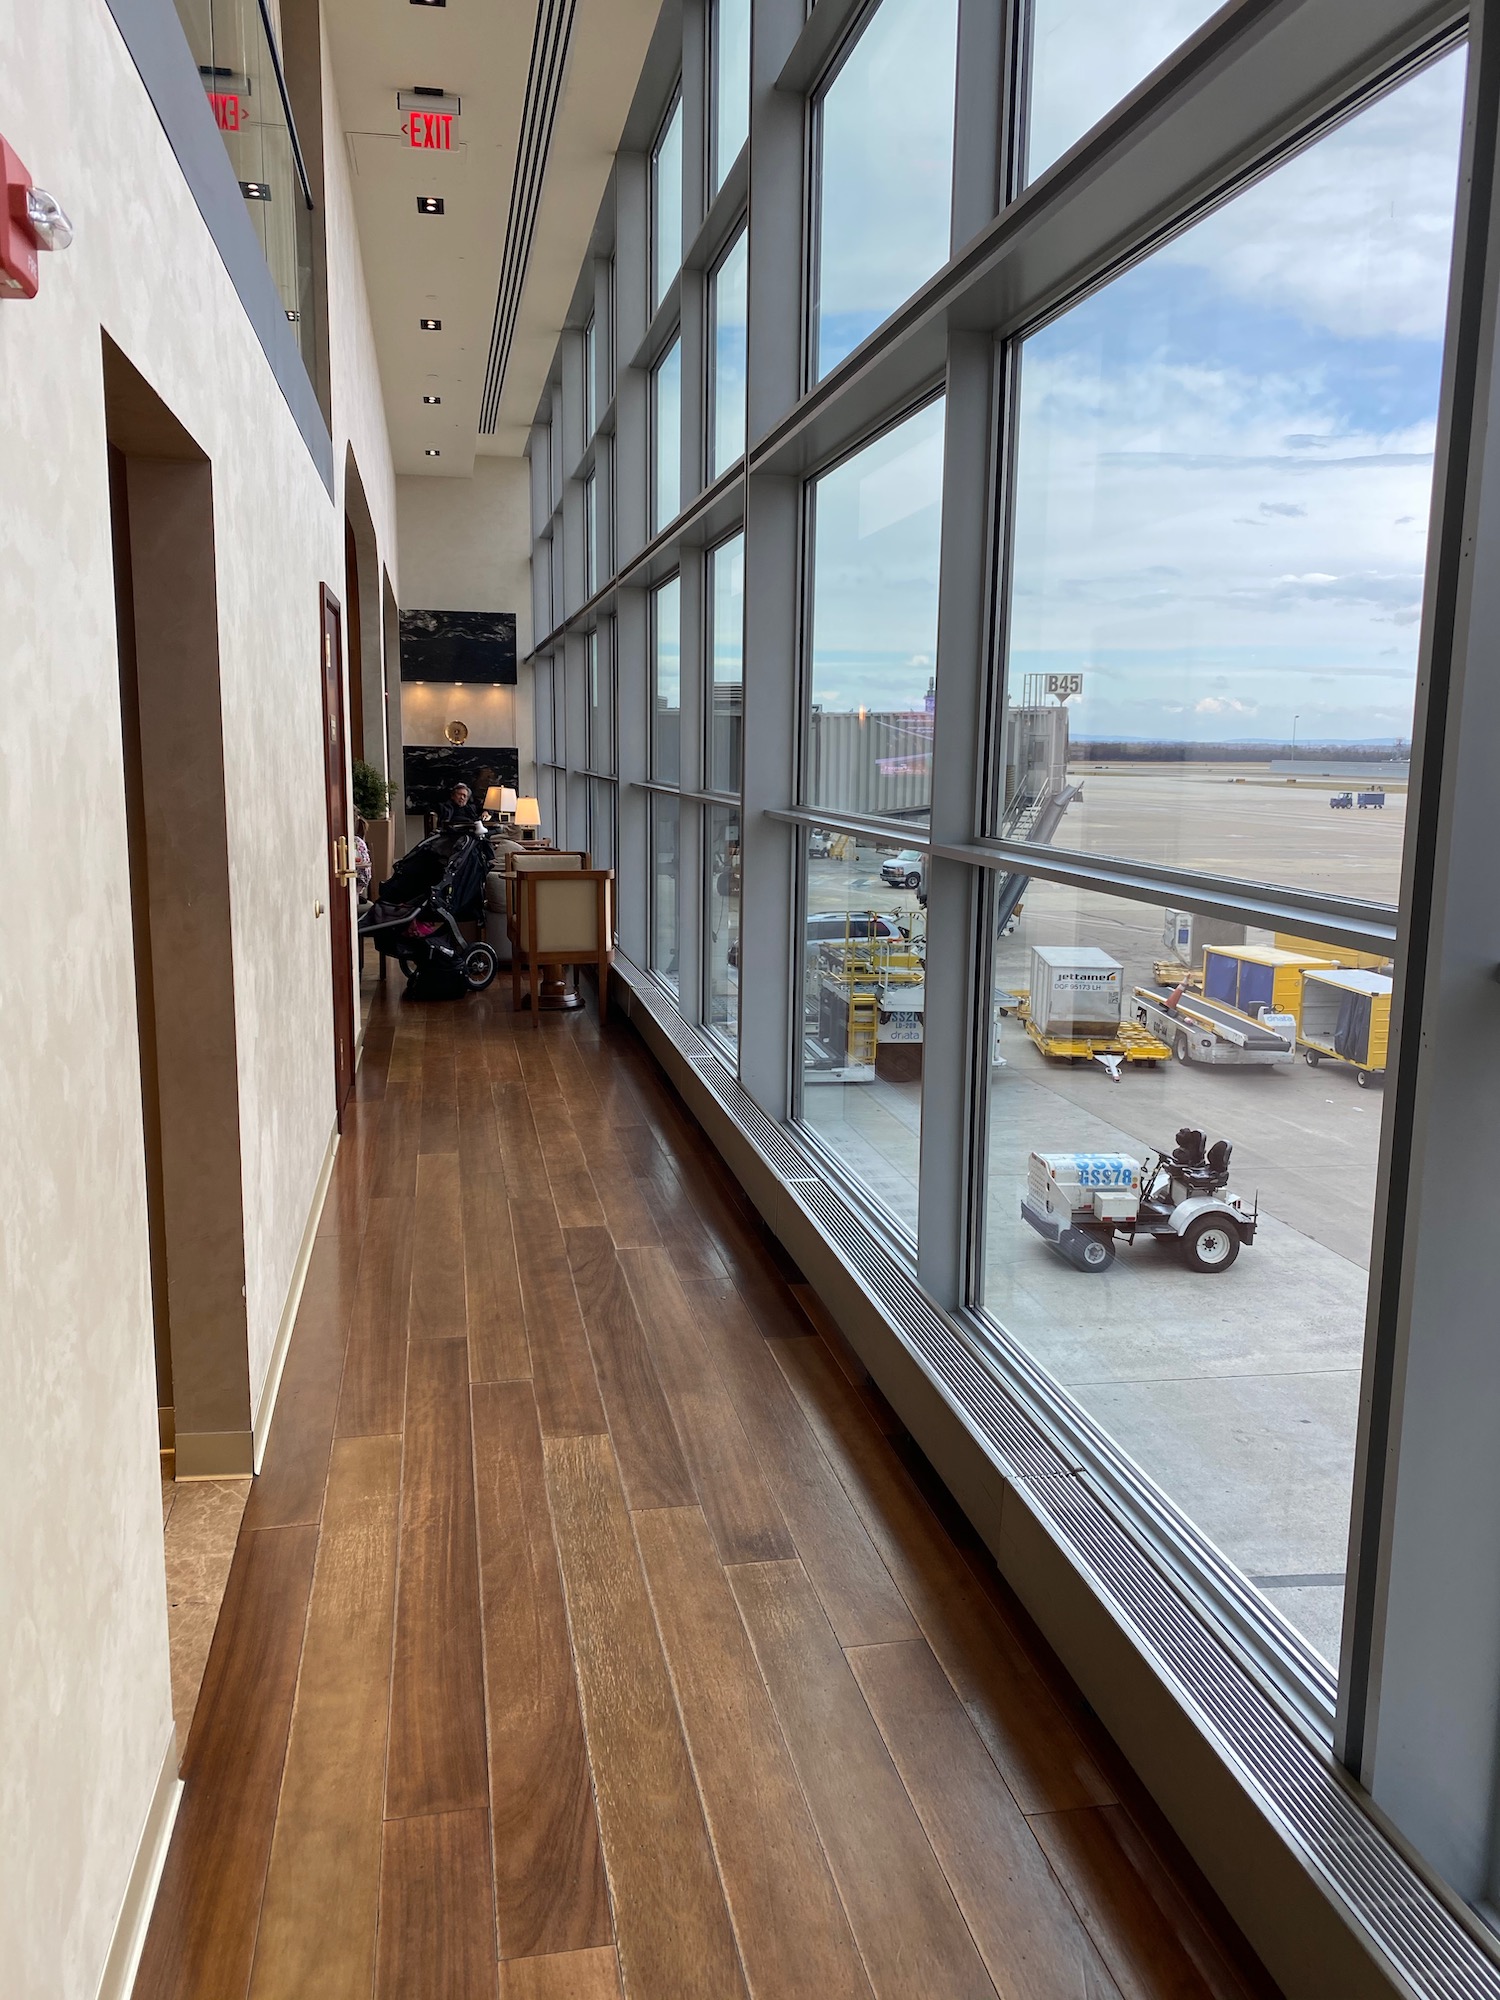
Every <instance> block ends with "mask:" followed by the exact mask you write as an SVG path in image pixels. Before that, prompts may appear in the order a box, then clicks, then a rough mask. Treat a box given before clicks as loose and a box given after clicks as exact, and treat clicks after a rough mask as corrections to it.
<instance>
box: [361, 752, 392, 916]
mask: <svg viewBox="0 0 1500 2000" xmlns="http://www.w3.org/2000/svg"><path fill="white" fill-rule="evenodd" d="M398 789H399V788H398V787H397V785H396V784H395V783H394V781H393V780H392V779H390V778H387V777H385V776H383V775H382V773H381V772H379V771H377V770H376V768H375V766H374V765H373V764H367V763H366V762H365V760H364V758H363V757H356V758H355V759H354V784H353V790H354V810H355V812H356V813H358V815H359V817H360V818H361V819H362V820H365V821H366V822H367V823H368V828H369V831H368V832H367V833H366V835H365V842H366V844H367V846H368V847H369V850H370V867H371V870H372V874H373V882H372V886H371V893H372V894H373V893H374V891H375V889H376V888H378V887H379V885H380V883H381V882H382V881H384V879H385V877H386V876H387V875H389V874H390V872H391V868H392V866H393V865H394V862H395V854H394V852H393V846H394V843H393V841H392V834H393V832H394V829H393V827H392V825H391V820H390V809H391V800H392V799H393V798H394V797H395V795H396V792H397V790H398Z"/></svg>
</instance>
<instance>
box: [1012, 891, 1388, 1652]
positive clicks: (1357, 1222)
mask: <svg viewBox="0 0 1500 2000" xmlns="http://www.w3.org/2000/svg"><path fill="white" fill-rule="evenodd" d="M991 921H992V923H993V925H994V927H995V929H996V930H997V931H998V932H999V933H1000V934H999V936H998V937H997V940H996V949H995V975H994V991H993V1010H992V1016H991V1021H990V1024H989V1028H990V1044H989V1054H990V1062H991V1066H990V1096H989V1135H988V1155H987V1158H988V1171H987V1180H986V1210H985V1221H986V1235H985V1251H984V1258H983V1271H982V1294H983V1305H984V1308H985V1310H986V1311H987V1312H988V1313H989V1314H990V1315H991V1316H992V1317H993V1318H994V1319H995V1320H997V1321H998V1322H999V1323H1000V1324H1001V1325H1002V1326H1003V1327H1004V1328H1005V1329H1006V1331H1007V1332H1008V1333H1010V1334H1011V1335H1012V1336H1013V1338H1014V1339H1015V1340H1016V1341H1017V1342H1018V1343H1019V1344H1020V1345H1021V1346H1022V1347H1023V1348H1025V1350H1026V1351H1027V1353H1028V1354H1030V1355H1031V1357H1032V1358H1033V1360H1035V1361H1037V1362H1038V1363H1040V1365H1041V1366H1042V1367H1043V1368H1045V1369H1046V1370H1047V1371H1048V1373H1049V1374H1050V1375H1052V1376H1053V1378H1054V1379H1055V1380H1056V1381H1057V1382H1059V1383H1060V1384H1061V1385H1062V1386H1063V1388H1064V1389H1066V1390H1067V1391H1068V1393H1069V1394H1070V1395H1072V1396H1073V1397H1074V1399H1075V1400H1076V1401H1077V1402H1078V1403H1079V1404H1081V1405H1082V1407H1083V1408H1084V1409H1085V1410H1086V1411H1087V1412H1088V1414H1089V1416H1090V1417H1092V1418H1093V1419H1094V1421H1095V1422H1096V1423H1097V1424H1099V1425H1100V1426H1101V1428H1102V1429H1104V1430H1105V1431H1107V1432H1108V1433H1109V1435H1110V1436H1111V1437H1112V1438H1113V1439H1114V1440H1115V1442H1116V1443H1117V1444H1118V1445H1119V1446H1120V1447H1121V1448H1122V1449H1123V1450H1124V1451H1125V1452H1126V1453H1127V1454H1128V1455H1129V1457H1130V1458H1132V1459H1133V1460H1134V1461H1135V1462H1136V1464H1137V1465H1139V1466H1140V1467H1141V1468H1142V1469H1143V1470H1144V1471H1145V1472H1147V1473H1148V1474H1149V1475H1150V1476H1151V1478H1152V1479H1154V1480H1155V1481H1156V1482H1157V1484H1158V1485H1159V1486H1160V1487H1161V1489H1162V1491H1163V1492H1164V1493H1165V1494H1166V1495H1167V1496H1168V1498H1169V1499H1171V1500H1172V1501H1174V1502H1175V1503H1176V1505H1177V1506H1179V1507H1180V1508H1181V1509H1182V1510H1183V1512H1184V1513H1185V1514H1187V1515H1188V1517H1189V1518H1190V1519H1191V1520H1192V1521H1193V1522H1194V1523H1195V1525H1196V1526H1197V1527H1198V1528H1200V1529H1201V1530H1202V1531H1203V1532H1204V1533H1205V1534H1206V1535H1208V1537H1209V1538H1210V1539H1211V1540H1212V1541H1213V1542H1214V1543H1215V1544H1216V1545H1217V1547H1218V1548H1219V1549H1220V1550H1221V1551H1222V1552H1223V1554H1225V1555H1226V1556H1227V1557H1228V1558H1229V1559H1230V1560H1231V1561H1232V1562H1233V1563H1235V1564H1237V1565H1238V1567H1239V1568H1240V1569H1241V1570H1242V1571H1243V1572H1244V1574H1245V1575H1246V1576H1247V1577H1248V1578H1249V1579H1250V1581H1251V1582H1252V1583H1254V1584H1255V1585H1256V1586H1257V1587H1258V1588H1259V1589H1260V1590H1262V1591H1263V1592H1264V1593H1265V1595H1266V1596H1267V1597H1268V1598H1269V1599H1270V1601H1271V1602H1272V1603H1273V1604H1274V1605H1275V1606H1276V1607H1277V1608H1278V1609H1279V1610H1280V1611H1281V1612H1282V1613H1284V1615H1285V1616H1286V1617H1287V1618H1288V1619H1289V1620H1290V1621H1291V1622H1292V1624H1294V1625H1295V1626H1296V1627H1297V1628H1298V1629H1299V1630H1300V1631H1301V1632H1302V1633H1303V1634H1304V1636H1305V1637H1306V1638H1307V1639H1308V1640H1309V1641H1310V1642H1311V1643H1312V1644H1313V1645H1314V1646H1315V1647H1316V1648H1317V1649H1318V1650H1319V1651H1320V1652H1322V1653H1323V1655H1324V1657H1325V1658H1327V1659H1328V1660H1329V1661H1332V1662H1336V1661H1337V1658H1338V1646H1339V1630H1340V1620H1341V1616H1342V1606H1343V1570H1344V1562H1345V1555H1346V1544H1347V1540H1348V1534H1349V1503H1350V1493H1351V1487H1352V1479H1353V1465H1354V1440H1355V1427H1356V1420H1357V1415H1358V1404H1359V1382H1360V1367H1361V1357H1362V1352H1363V1343H1364V1324H1365V1294H1366V1290H1367V1288H1368V1274H1369V1248H1370V1234H1371V1226H1372V1218H1373V1213H1374V1202H1375V1171H1376V1158H1377V1154H1378V1150H1379V1141H1380V1124H1381V1111H1382V1095H1381V1092H1380V1090H1379V1089H1360V1088H1358V1077H1357V1074H1356V1070H1355V1068H1354V1066H1353V1064H1352V1063H1351V1062H1349V1061H1345V1060H1340V1059H1338V1058H1337V1057H1336V1056H1335V1055H1333V1054H1332V1053H1329V1054H1328V1055H1327V1057H1326V1059H1325V1058H1324V1056H1323V1053H1322V1052H1323V1051H1332V1050H1333V1049H1334V1048H1335V1046H1336V1045H1337V1043H1338V1042H1339V1039H1340V1037H1341V1035H1342V1036H1343V1040H1344V1044H1345V1046H1347V1047H1348V1048H1349V1050H1350V1051H1351V1054H1352V1053H1353V1052H1354V1051H1355V1049H1356V1044H1358V1047H1359V1048H1360V1049H1361V1050H1363V1052H1364V1056H1365V1060H1366V1061H1367V1062H1369V1063H1371V1064H1372V1066H1378V1063H1380V1062H1383V1060H1384V1035H1385V1027H1386V1022H1387V1020H1388V1018H1389V1005H1390V1003H1389V992H1390V986H1391V981H1390V979H1389V977H1385V976H1382V975H1381V973H1380V972H1379V971H1378V970H1374V969H1373V968H1374V967H1375V965H1376V963H1377V962H1376V961H1373V960H1369V959H1366V960H1364V961H1362V964H1363V966H1364V968H1366V969H1363V970H1361V969H1359V967H1358V966H1356V965H1355V960H1356V956H1357V955H1356V954H1354V953H1351V952H1342V953H1341V952H1339V951H1336V950H1334V949H1333V948H1331V947H1328V946H1324V945H1319V944H1315V943H1312V942H1309V941H1308V940H1305V939H1302V940H1299V939H1296V938H1294V937H1282V938H1280V939H1279V940H1278V939H1277V938H1276V937H1275V936H1273V934H1271V933H1269V932H1262V931H1258V930H1254V929H1249V930H1247V929H1246V928H1245V927H1244V926H1243V925H1231V924H1229V923H1227V922H1224V921H1222V920H1216V919H1210V918H1204V917H1196V916H1192V915H1190V914H1188V913H1186V912H1172V911H1166V910H1163V909H1162V908H1161V907H1160V906H1159V905H1150V904H1145V903H1137V902H1127V901H1124V900H1121V899H1118V898H1116V897H1113V896H1106V895H1102V894H1098V893H1095V892H1093V891H1081V890H1078V889H1075V888H1071V887H1063V886H1060V885H1058V884H1056V883H1049V882H1043V881H1040V880H1038V879H1037V878H1035V877H1033V878H1031V879H1030V880H1029V881H1026V880H1024V879H1021V878H1018V877H1010V878H1006V879H1004V880H1002V882H1001V884H1000V890H999V900H998V903H997V905H996V906H995V907H994V909H993V913H992V918H991ZM1338 959H1341V960H1342V961H1343V965H1344V967H1345V968H1346V969H1345V970H1342V971H1341V970H1339V969H1338V968H1337V967H1336V966H1334V964H1333V961H1335V960H1338ZM1182 982H1187V987H1186V990H1184V991H1183V992H1182V993H1181V995H1180V997H1179V998H1178V999H1177V1001H1176V1005H1175V1007H1174V1006H1173V1005H1172V1004H1171V1001H1172V997H1173V994H1174V991H1175V989H1176V988H1177V987H1178V986H1179V985H1180V984H1181V983H1182ZM1194 987H1197V989H1198V990H1197V991H1194V990H1193V988H1194ZM1022 996H1025V999H1024V1003H1023V1000H1022ZM1355 1014H1359V1015H1361V1017H1362V1018H1361V1022H1360V1024H1359V1031H1358V1033H1357V1034H1356V1033H1355V1031H1354V1028H1353V1027H1352V1026H1350V1027H1349V1032H1348V1033H1347V1034H1345V1033H1344V1030H1343V1028H1341V1022H1345V1021H1346V1019H1347V1022H1352V1019H1353V1016H1354V1015H1355ZM1139 1017H1144V1018H1139ZM1122 1022H1123V1024H1124V1032H1123V1035H1122V1031H1121V1026H1120V1023H1122ZM1225 1027H1227V1028H1228V1029H1229V1030H1230V1033H1229V1034H1225V1033H1223V1032H1221V1030H1222V1029H1223V1028H1225ZM1236 1038H1237V1039H1236ZM1247 1038H1248V1040H1249V1042H1250V1047H1249V1048H1248V1050H1246V1049H1242V1048H1241V1046H1240V1044H1241V1043H1242V1042H1244V1041H1245V1040H1246V1039H1247ZM1299 1044H1300V1046H1299ZM1309 1051H1311V1055H1312V1057H1314V1058H1316V1059H1317V1060H1316V1066H1313V1063H1312V1062H1311V1061H1310V1060H1307V1059H1306V1058H1307V1057H1308V1054H1309ZM1112 1053H1113V1054H1115V1055H1122V1056H1123V1057H1124V1058H1125V1060H1124V1062H1123V1063H1122V1064H1120V1065H1118V1066H1119V1067H1120V1068H1121V1070H1122V1074H1121V1075H1120V1078H1119V1080H1118V1082H1115V1081H1112V1080H1111V1078H1110V1076H1109V1074H1108V1073H1107V1069H1106V1067H1105V1065H1104V1064H1102V1063H1101V1062H1099V1061H1097V1060H1095V1059H1093V1057H1094V1055H1096V1054H1105V1055H1108V1054H1112ZM1252 1058H1253V1060H1252ZM1371 1080H1373V1079H1372V1076H1371V1075H1370V1074H1367V1076H1366V1081H1367V1082H1369V1081H1371ZM1183 1132H1199V1133H1202V1134H1203V1135H1204V1136H1205V1140H1206V1143H1207V1145H1208V1146H1213V1145H1214V1144H1215V1143H1216V1142H1217V1141H1219V1140H1226V1141H1227V1142H1228V1143H1229V1145H1230V1146H1231V1147H1232V1149H1233V1150H1232V1157H1231V1158H1230V1160H1229V1173H1228V1178H1227V1182H1225V1183H1224V1184H1223V1185H1222V1186H1211V1185H1210V1180H1209V1179H1204V1180H1203V1181H1202V1186H1203V1188H1204V1189H1207V1190H1208V1194H1209V1197H1210V1198H1212V1197H1218V1198H1220V1199H1222V1198H1224V1197H1227V1196H1237V1197H1238V1198H1239V1200H1240V1201H1241V1203H1242V1204H1243V1207H1244V1209H1245V1211H1246V1212H1249V1213H1254V1212H1255V1210H1256V1207H1257V1204H1258V1211H1259V1212H1258V1218H1257V1220H1256V1224H1255V1232H1254V1239H1253V1241H1251V1242H1248V1243H1239V1242H1238V1231H1237V1230H1236V1231H1235V1232H1234V1236H1235V1239H1236V1243H1237V1247H1236V1248H1235V1252H1234V1255H1235V1261H1234V1263H1233V1266H1232V1268H1228V1267H1226V1268H1220V1269H1209V1270H1204V1269H1198V1268H1194V1267H1193V1266H1192V1264H1191V1263H1190V1262H1189V1261H1188V1252H1187V1249H1186V1248H1185V1239H1182V1238H1179V1237H1178V1236H1177V1235H1176V1234H1175V1233H1174V1234H1169V1235H1164V1236H1163V1237H1161V1238H1159V1239H1157V1238H1155V1237H1153V1236H1150V1235H1148V1234H1147V1233H1146V1232H1147V1230H1148V1229H1150V1228H1156V1227H1170V1222H1171V1216H1172V1212H1173V1210H1174V1208H1175V1207H1176V1205H1177V1203H1178V1202H1179V1201H1180V1200H1182V1199H1192V1198H1194V1196H1195V1193H1196V1192H1197V1190H1195V1189H1194V1188H1193V1187H1191V1186H1190V1185H1189V1184H1188V1183H1187V1182H1186V1181H1185V1180H1183V1179H1181V1177H1179V1183H1178V1187H1177V1189H1176V1192H1175V1193H1174V1194H1169V1193H1168V1192H1167V1190H1166V1189H1165V1188H1164V1187H1163V1188H1162V1189H1160V1190H1158V1192H1159V1194H1160V1196H1161V1201H1162V1206H1161V1207H1160V1208H1156V1209H1147V1210H1145V1211H1143V1213H1144V1215H1145V1218H1146V1219H1145V1223H1144V1224H1143V1226H1142V1229H1141V1231H1140V1232H1139V1233H1138V1234H1137V1237H1136V1239H1135V1240H1134V1241H1128V1240H1126V1238H1125V1237H1123V1236H1120V1235H1110V1234H1107V1233H1106V1232H1105V1231H1104V1230H1102V1229H1101V1227H1100V1222H1099V1218H1098V1216H1097V1215H1095V1214H1094V1212H1093V1211H1094V1210H1095V1209H1096V1208H1101V1207H1102V1208H1103V1209H1104V1210H1105V1212H1106V1213H1108V1212H1109V1211H1110V1210H1111V1208H1113V1210H1114V1212H1115V1213H1116V1214H1118V1215H1120V1216H1122V1217H1125V1216H1128V1215H1129V1214H1130V1213H1131V1212H1140V1211H1139V1200H1140V1198H1141V1195H1142V1186H1141V1184H1140V1179H1139V1176H1137V1177H1136V1180H1137V1184H1136V1186H1135V1187H1134V1188H1132V1187H1130V1186H1129V1185H1128V1182H1129V1180H1130V1178H1131V1169H1130V1168H1129V1167H1126V1168H1123V1169H1122V1168H1121V1167H1119V1166H1118V1165H1109V1164H1107V1163H1108V1162H1112V1161H1114V1162H1117V1161H1120V1160H1124V1161H1126V1162H1133V1163H1134V1164H1135V1167H1137V1168H1145V1169H1146V1170H1147V1173H1148V1176H1149V1173H1150V1169H1151V1165H1152V1162H1153V1161H1154V1160H1155V1159H1156V1158H1157V1156H1158V1154H1159V1152H1160V1150H1161V1149H1163V1148H1165V1149H1166V1150H1167V1152H1168V1153H1169V1154H1170V1152H1171V1150H1172V1149H1173V1147H1174V1145H1176V1144H1177V1143H1178V1136H1177V1135H1178V1134H1179V1133H1183ZM1033 1154H1041V1155H1043V1156H1045V1157H1046V1158H1047V1159H1049V1160H1052V1161H1054V1165H1053V1166H1052V1167H1051V1168H1050V1169H1049V1168H1048V1167H1045V1166H1041V1167H1039V1166H1038V1165H1037V1163H1036V1162H1035V1161H1034V1160H1033V1158H1032V1156H1033ZM1078 1155H1083V1156H1086V1157H1088V1158H1091V1159H1094V1160H1095V1161H1096V1164H1095V1165H1093V1166H1090V1167H1086V1168H1085V1169H1083V1170H1082V1171H1081V1172H1080V1171H1079V1170H1078V1169H1077V1167H1076V1162H1075V1158H1074V1156H1078ZM1058 1161H1060V1162H1061V1164H1060V1165H1059V1164H1056V1162H1058ZM1200 1178H1201V1177H1200ZM1117 1183H1118V1185H1117ZM1096 1192H1097V1194H1098V1198H1097V1200H1096ZM1048 1199H1051V1200H1052V1202H1053V1213H1052V1215H1051V1216H1050V1217H1049V1215H1048V1214H1047V1212H1046V1209H1045V1202H1046V1201H1047V1200H1048ZM1028 1200H1030V1201H1031V1202H1032V1203H1033V1206H1034V1208H1035V1210H1036V1213H1037V1217H1038V1221H1039V1222H1040V1223H1041V1225H1042V1227H1043V1229H1044V1230H1045V1229H1047V1228H1050V1226H1051V1224H1052V1223H1054V1222H1057V1223H1058V1226H1059V1228H1060V1229H1061V1228H1064V1227H1065V1228H1066V1229H1067V1230H1068V1231H1069V1232H1075V1231H1076V1232H1080V1233H1077V1234H1070V1235H1069V1236H1068V1238H1066V1239H1063V1238H1061V1237H1060V1238H1059V1244H1058V1247H1053V1246H1052V1244H1051V1242H1050V1240H1049V1239H1048V1238H1047V1237H1046V1236H1045V1235H1044V1234H1043V1233H1040V1232H1039V1230H1038V1229H1037V1227H1035V1226H1033V1225H1032V1224H1031V1223H1029V1222H1028V1221H1027V1220H1026V1219H1025V1218H1024V1217H1023V1213H1022V1203H1023V1201H1028ZM1064 1210H1066V1220H1065V1221H1061V1220H1059V1218H1062V1217H1063V1214H1064ZM1083 1211H1087V1213H1084V1212H1083ZM1179 1219H1182V1218H1179ZM1208 1225H1211V1226H1212V1227H1213V1228H1215V1229H1216V1230H1217V1236H1216V1237H1214V1236H1210V1237H1209V1238H1208V1239H1207V1240H1206V1241H1205V1243H1204V1244H1203V1246H1202V1247H1201V1248H1200V1250H1199V1255H1200V1257H1204V1258H1206V1259H1207V1260H1208V1261H1209V1262H1212V1261H1213V1259H1214V1258H1215V1257H1217V1256H1222V1254H1223V1253H1224V1251H1225V1248H1226V1246H1227V1245H1228V1243H1229V1232H1228V1231H1227V1230H1226V1228H1225V1227H1224V1217H1223V1215H1222V1214H1220V1215H1218V1216H1217V1217H1209V1218H1208ZM1100 1243H1105V1244H1108V1245H1109V1246H1110V1247H1111V1248H1112V1249H1113V1251H1114V1253H1115V1254H1114V1261H1113V1262H1112V1263H1110V1264H1108V1266H1107V1267H1106V1268H1103V1269H1101V1270H1097V1271H1096V1270H1092V1269H1090V1268H1087V1266H1086V1265H1084V1266H1083V1267H1080V1265H1078V1264H1075V1263H1074V1262H1070V1261H1069V1260H1068V1253H1069V1252H1070V1251H1071V1252H1075V1253H1077V1254H1079V1255H1080V1256H1081V1255H1082V1254H1083V1253H1084V1252H1085V1251H1088V1252H1089V1254H1092V1255H1094V1256H1096V1257H1097V1256H1098V1255H1099V1254H1100V1252H1099V1250H1098V1247H1097V1246H1098V1245H1099V1244H1100Z"/></svg>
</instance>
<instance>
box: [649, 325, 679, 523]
mask: <svg viewBox="0 0 1500 2000" xmlns="http://www.w3.org/2000/svg"><path fill="white" fill-rule="evenodd" d="M651 406H652V416H653V423H654V448H653V450H652V455H651V461H652V462H651V527H652V531H653V533H655V532H658V531H659V530H661V529H662V528H664V527H666V525H667V523H668V522H669V521H674V520H675V519H676V518H677V515H678V513H679V512H680V511H681V507H682V342H681V341H680V340H674V341H673V342H672V345H671V346H670V347H669V348H668V349H667V351H666V353H665V354H664V355H663V356H662V358H661V360H660V361H658V362H657V364H656V368H655V370H654V372H653V373H652V376H651Z"/></svg>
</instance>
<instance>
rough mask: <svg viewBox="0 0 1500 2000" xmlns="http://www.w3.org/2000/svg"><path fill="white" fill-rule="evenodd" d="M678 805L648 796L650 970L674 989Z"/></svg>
mask: <svg viewBox="0 0 1500 2000" xmlns="http://www.w3.org/2000/svg"><path fill="white" fill-rule="evenodd" d="M679 818H680V808H679V806H678V802H677V799H676V798H675V797H674V796H672V795H671V794H669V793H665V792H653V793H652V795H651V970H652V971H653V972H655V973H656V974H657V975H658V976H659V977H660V978H662V979H664V980H665V981H666V982H667V984H668V985H669V986H670V987H671V988H672V989H673V991H674V992H675V991H676V988H677V939H678V907H677V876H678V867H677V843H678V831H679Z"/></svg>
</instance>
